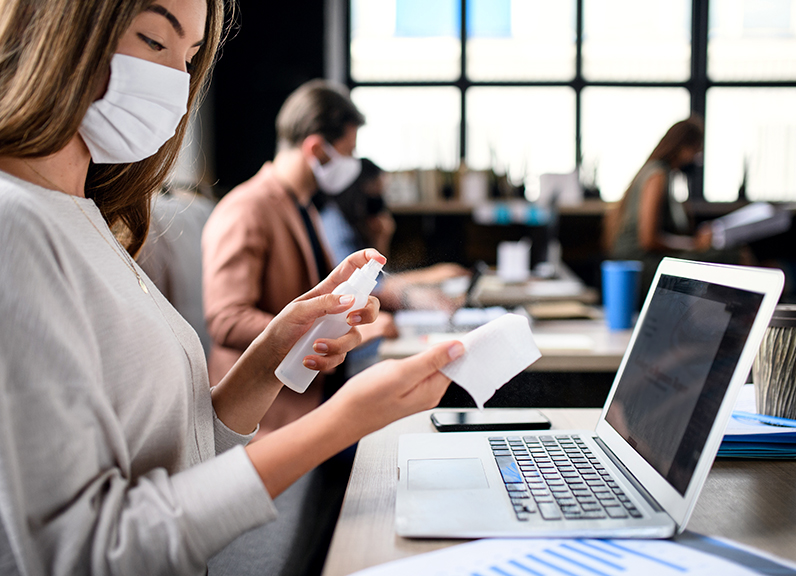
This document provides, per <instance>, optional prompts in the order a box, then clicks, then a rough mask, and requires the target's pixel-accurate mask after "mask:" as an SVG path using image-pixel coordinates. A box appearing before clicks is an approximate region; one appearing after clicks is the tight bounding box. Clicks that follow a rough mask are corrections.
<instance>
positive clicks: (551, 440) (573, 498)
mask: <svg viewBox="0 0 796 576" xmlns="http://www.w3.org/2000/svg"><path fill="white" fill-rule="evenodd" d="M489 444H490V446H491V447H492V453H493V454H494V456H495V461H496V462H497V465H498V468H499V469H500V474H501V475H502V476H503V482H504V483H505V485H506V490H508V494H509V498H510V499H511V503H512V504H513V506H514V511H515V513H516V514H517V519H518V520H520V521H528V520H531V519H532V518H534V517H537V515H538V516H540V517H541V518H543V519H544V520H561V519H565V520H598V519H603V518H628V517H632V518H641V516H642V514H641V512H640V511H639V510H638V508H636V507H635V505H634V504H633V503H632V502H631V501H630V498H628V497H627V495H625V493H624V492H623V490H622V488H621V487H620V486H619V485H618V484H617V483H616V482H615V481H614V479H613V477H612V476H611V473H610V472H609V471H608V470H607V469H606V468H605V467H604V466H603V465H602V464H601V463H600V460H599V459H598V458H597V457H595V456H594V454H592V452H591V450H590V449H589V448H588V446H586V443H585V442H584V441H583V440H582V439H581V438H580V436H577V435H555V436H522V437H520V436H505V437H504V436H491V437H490V438H489Z"/></svg>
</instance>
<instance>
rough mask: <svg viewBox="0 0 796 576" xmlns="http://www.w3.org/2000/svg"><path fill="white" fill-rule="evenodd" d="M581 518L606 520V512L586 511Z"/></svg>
mask: <svg viewBox="0 0 796 576" xmlns="http://www.w3.org/2000/svg"><path fill="white" fill-rule="evenodd" d="M581 518H583V519H584V520H601V519H602V518H605V512H603V511H602V510H588V511H587V510H584V511H583V515H582V516H581Z"/></svg>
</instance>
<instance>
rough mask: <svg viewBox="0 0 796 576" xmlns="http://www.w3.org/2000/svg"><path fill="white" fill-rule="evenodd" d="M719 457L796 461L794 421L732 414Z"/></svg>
mask: <svg viewBox="0 0 796 576" xmlns="http://www.w3.org/2000/svg"><path fill="white" fill-rule="evenodd" d="M718 455H719V456H723V457H725V458H726V457H729V458H766V459H791V458H796V420H788V419H787V418H776V417H774V416H764V415H762V414H754V413H752V412H741V411H735V412H733V414H732V418H731V419H730V421H729V422H728V423H727V429H726V430H725V431H724V439H723V440H722V442H721V446H720V447H719V453H718Z"/></svg>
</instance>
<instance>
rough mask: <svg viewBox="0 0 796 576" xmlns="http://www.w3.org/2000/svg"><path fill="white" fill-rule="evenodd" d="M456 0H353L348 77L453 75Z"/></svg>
mask: <svg viewBox="0 0 796 576" xmlns="http://www.w3.org/2000/svg"><path fill="white" fill-rule="evenodd" d="M460 20H461V4H460V2H459V0H352V2H351V77H352V78H353V79H354V80H357V81H360V82H367V81H401V80H455V79H457V78H459V76H460V74H461V70H460V69H461V59H462V49H461V35H460V33H459V27H460Z"/></svg>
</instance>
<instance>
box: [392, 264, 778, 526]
mask: <svg viewBox="0 0 796 576" xmlns="http://www.w3.org/2000/svg"><path fill="white" fill-rule="evenodd" d="M783 283H784V277H783V274H782V273H781V271H778V270H767V269H758V268H741V267H733V266H722V265H715V264H702V263H695V262H688V261H683V260H676V259H670V258H667V259H664V261H663V262H662V263H661V265H660V266H659V268H658V270H657V273H656V275H655V279H654V280H653V284H652V287H651V289H650V291H649V293H648V295H647V298H646V301H645V303H644V306H643V307H642V310H641V313H640V315H639V319H638V321H637V323H636V327H635V329H634V331H633V335H632V337H631V340H630V344H629V345H628V348H627V351H626V353H625V355H624V358H623V359H622V363H621V365H620V367H619V370H618V371H617V375H616V378H615V380H614V383H613V386H612V388H611V390H610V392H609V394H608V398H607V400H606V402H605V405H604V407H603V411H602V414H601V415H600V419H599V422H598V424H597V426H596V428H595V430H593V431H585V430H579V431H571V430H570V431H567V430H552V431H549V432H546V433H542V434H540V433H539V432H538V431H528V432H516V431H513V432H507V433H506V434H500V433H496V432H486V433H480V432H453V433H444V434H441V433H431V434H407V435H402V436H401V437H400V439H399V445H398V468H399V470H398V473H399V480H398V493H397V500H396V531H397V533H398V534H399V535H401V536H408V537H426V538H481V537H507V536H509V537H510V536H551V535H553V536H572V537H620V538H621V537H634V538H639V537H647V538H666V537H669V536H672V535H674V534H675V533H678V532H680V531H682V530H683V529H684V528H685V526H686V524H687V522H688V518H689V516H690V514H691V512H692V511H693V508H694V505H695V503H696V500H697V497H698V495H699V492H700V490H701V489H702V486H703V484H704V482H705V479H706V478H707V475H708V472H709V470H710V467H711V465H712V463H713V460H714V458H715V455H716V451H717V450H718V447H719V444H720V443H721V439H722V435H723V432H724V427H725V425H726V423H727V420H728V419H729V417H730V415H731V413H732V410H733V406H734V402H735V397H736V396H737V393H738V391H739V390H740V388H741V386H743V384H744V382H745V380H746V377H747V375H748V373H749V369H750V367H751V365H752V361H753V359H754V356H755V354H756V352H757V348H758V346H759V345H760V341H761V339H762V337H763V334H764V332H765V329H766V327H767V326H768V322H769V320H770V318H771V315H772V314H773V311H774V307H775V305H776V303H777V300H778V298H779V296H780V293H781V291H782V287H783Z"/></svg>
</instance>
